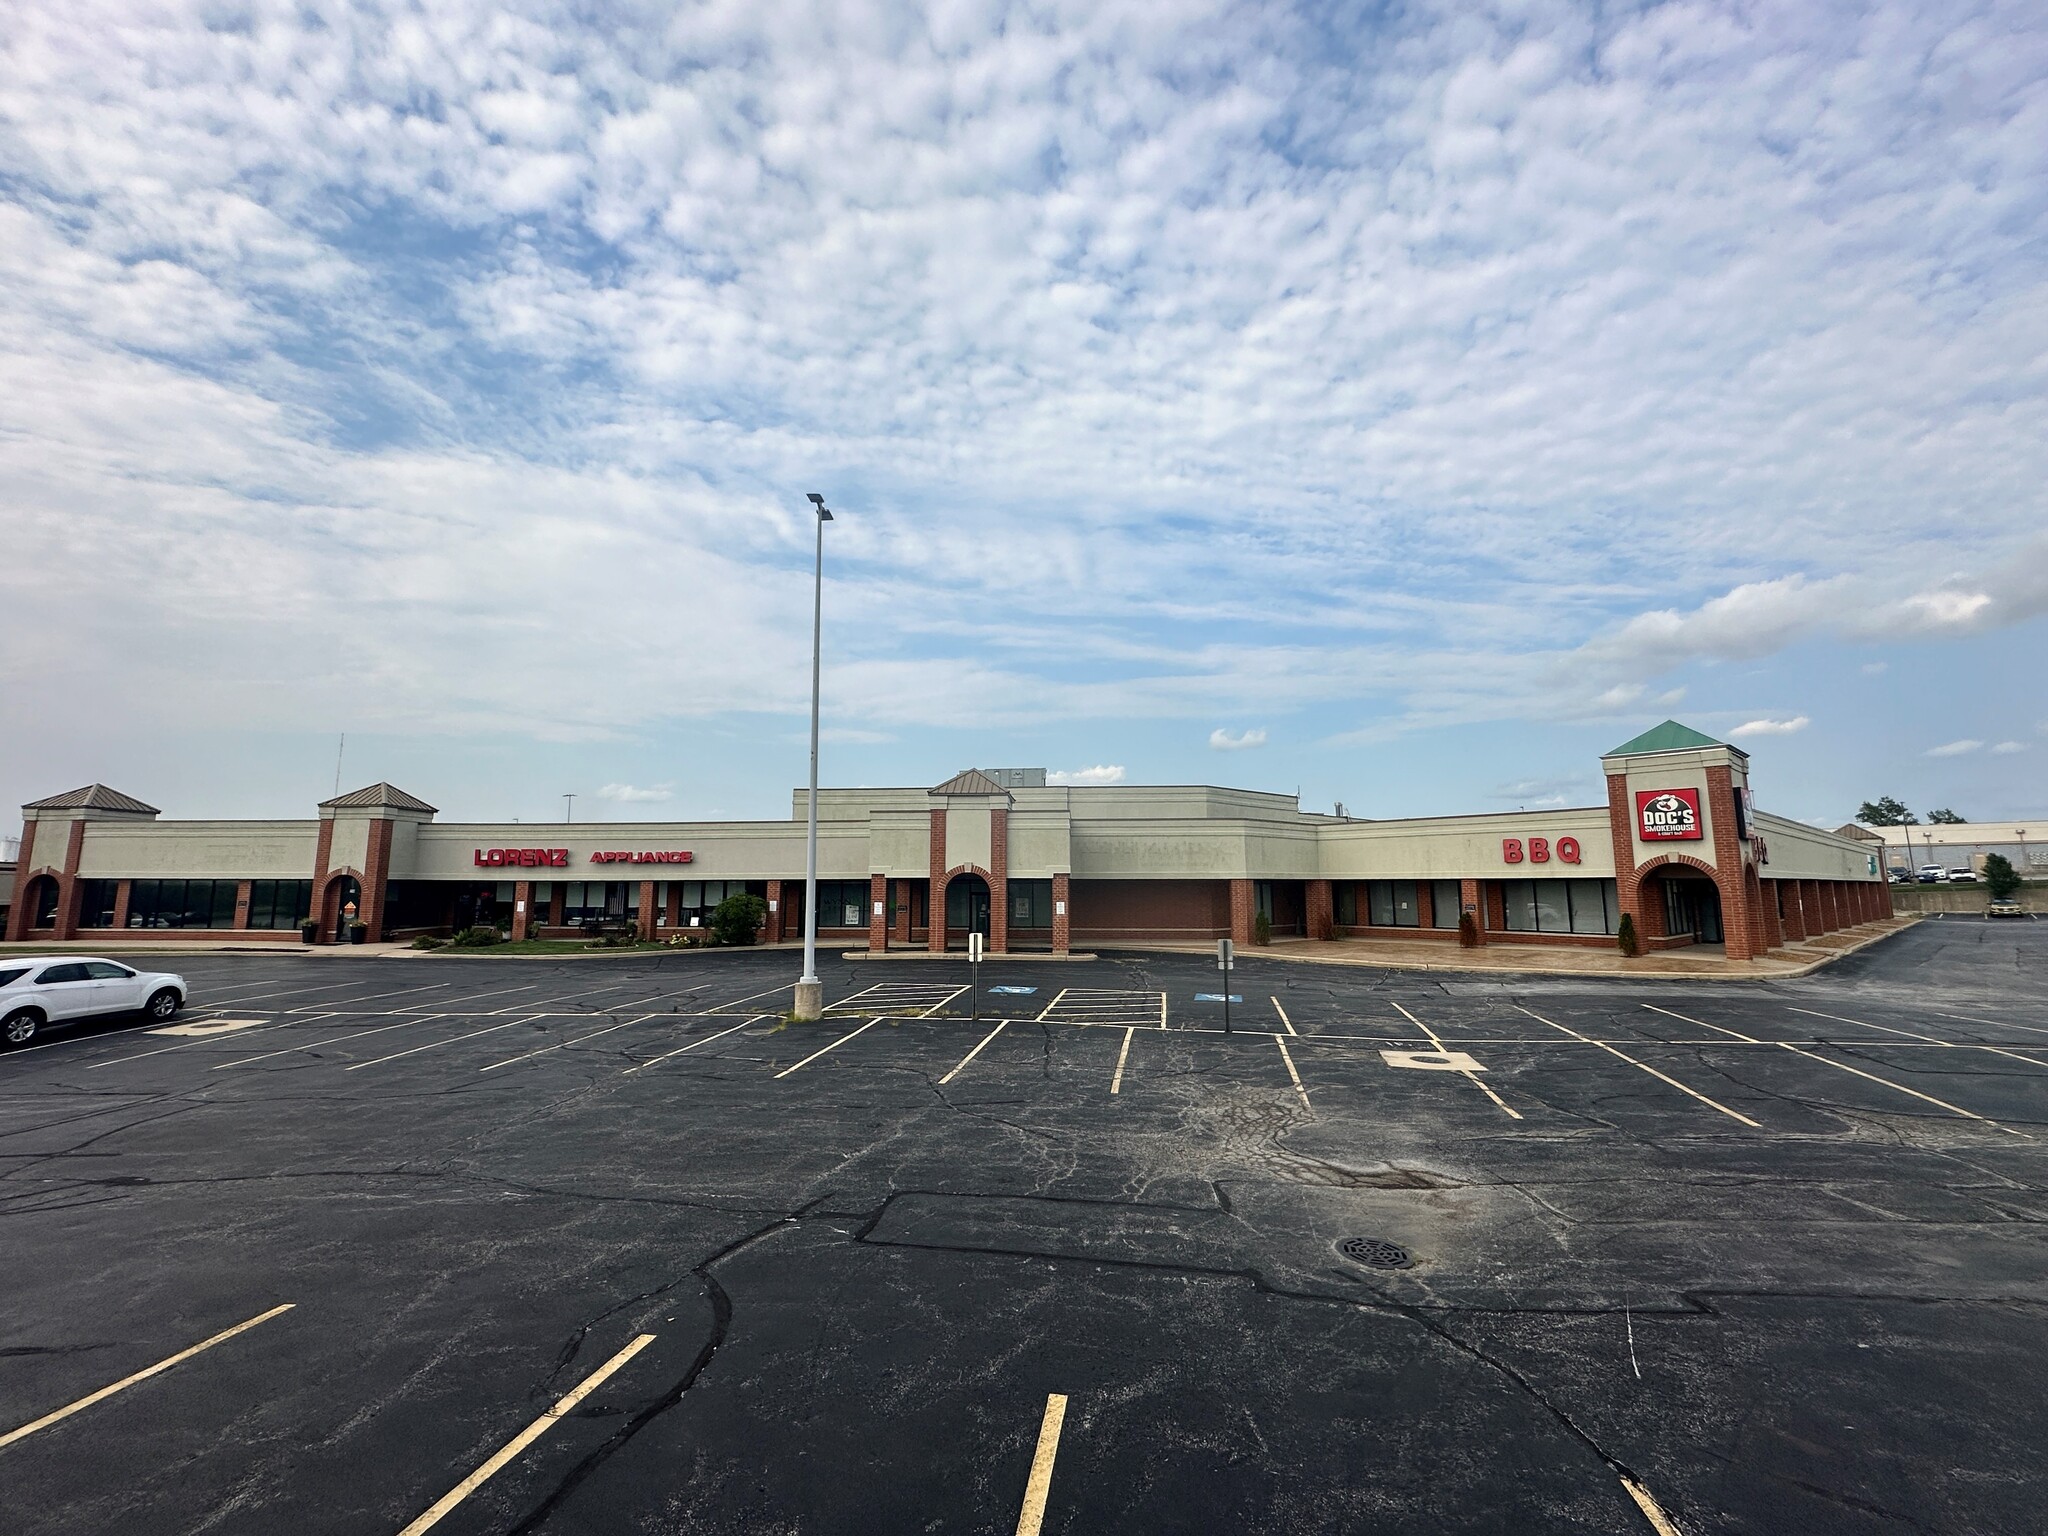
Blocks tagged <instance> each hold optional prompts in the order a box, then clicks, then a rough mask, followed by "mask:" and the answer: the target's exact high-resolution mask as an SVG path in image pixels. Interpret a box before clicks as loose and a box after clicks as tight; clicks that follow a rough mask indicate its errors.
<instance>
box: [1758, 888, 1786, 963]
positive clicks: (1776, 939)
mask: <svg viewBox="0 0 2048 1536" xmlns="http://www.w3.org/2000/svg"><path fill="white" fill-rule="evenodd" d="M1757 888H1758V889H1759V890H1761V891H1762V892H1763V893H1764V894H1763V915H1764V948H1765V949H1767V950H1771V949H1777V948H1779V947H1781V946H1782V945H1783V944H1784V942H1785V922H1784V919H1783V918H1782V917H1781V916H1780V915H1779V913H1778V882H1777V881H1775V880H1759V881H1758V882H1757Z"/></svg>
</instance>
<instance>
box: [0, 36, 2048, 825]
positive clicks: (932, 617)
mask: <svg viewBox="0 0 2048 1536" xmlns="http://www.w3.org/2000/svg"><path fill="white" fill-rule="evenodd" d="M1354 9H1355V10H1356V11H1359V12H1363V11H1366V10H1368V9H1371V10H1375V11H1376V14H1374V15H1373V16H1372V17H1371V18H1370V19H1369V20H1363V21H1356V22H1354V21H1353V20H1351V19H1347V18H1349V17H1350V16H1351V15H1352V13H1353V11H1354ZM593 16H597V17H599V18H602V19H601V20H600V21H599V22H597V23H596V24H593V21H592V17H593ZM811 490H818V491H822V492H824V493H825V494H826V495H827V496H828V497H829V499H830V501H831V503H832V505H833V506H834V508H835V509H836V511H837V512H838V520H837V521H836V522H834V523H833V524H832V525H831V528H830V529H829V531H828V534H827V543H828V547H827V560H828V580H827V586H826V592H825V599H824V604H825V624H826V644H825V668H824V688H825V726H826V747H825V751H826V758H825V778H826V780H827V781H828V782H833V783H846V784H858V783H868V784H880V783H912V784H920V783H935V782H937V781H938V780H939V779H941V778H943V777H946V776H947V775H949V774H951V773H952V772H953V771H954V770H956V769H958V768H960V767H963V766H965V765H968V764H970V763H975V764H981V765H985V766H1001V765H1010V764H1043V765H1045V766H1047V767H1050V768H1052V769H1054V770H1057V771H1059V772H1062V773H1064V774H1067V775H1070V776H1074V777H1077V778H1079V777H1093V778H1115V777H1118V776H1121V777H1122V778H1124V779H1125V780H1126V781H1128V782H1144V781H1151V782H1161V781H1165V782H1174V781H1189V780H1200V781H1210V782H1217V781H1220V782H1226V783H1238V784H1246V785H1252V786H1256V787H1261V788H1268V789H1279V790H1286V791H1292V790H1294V789H1296V788H1297V787H1298V788H1299V789H1300V790H1301V792H1302V795H1303V798H1304V800H1305V802H1307V803H1309V804H1310V805H1311V806H1317V807H1327V806H1328V804H1329V803H1330V802H1332V801H1334V800H1340V799H1341V800H1343V801H1345V802H1346V803H1347V805H1348V806H1349V807H1350V808H1351V809H1352V811H1353V812H1354V813H1356V814H1362V815H1392V814H1404V813H1432V812H1444V811H1455V810H1464V809H1474V808H1497V809H1506V808H1513V807H1514V806H1517V805H1529V806H1535V805H1539V804H1558V803H1564V802H1571V803H1584V802H1587V801H1590V800H1592V799H1595V798H1596V797H1597V793H1598V791H1597V783H1596V779H1595V774H1596V771H1597V769H1596V764H1595V762H1594V758H1595V757H1596V756H1597V754H1598V753H1599V752H1600V751H1601V750H1602V749H1603V748H1606V747H1610V746H1612V745H1614V744H1616V743H1617V742H1619V741H1620V740H1622V739H1624V738H1625V737H1627V736H1630V735H1633V734H1634V733H1635V732H1637V731H1638V730H1640V729H1642V728H1644V727H1646V726H1648V725H1651V724H1654V723H1655V722H1656V721H1657V720H1659V719H1662V718H1664V717H1665V716H1666V715H1675V716H1677V717H1678V718H1680V719H1683V720H1685V721H1687V722H1688V723H1690V724H1693V725H1695V726H1697V727H1699V728H1701V729H1704V730H1708V731H1712V732H1715V733H1722V734H1727V733H1733V738H1734V739H1735V740H1737V741H1739V742H1740V743H1742V744H1743V745H1745V746H1747V747H1748V748H1750V750H1751V751H1752V752H1753V753H1754V754H1755V757H1756V761H1757V788H1758V796H1759V800H1760V802H1761V803H1762V804H1763V805H1764V806H1765V807H1766V808H1768V809H1772V810H1777V811H1780V812H1782V813H1785V814H1790V815H1796V816H1803V817H1809V818H1815V819H1828V820H1835V819H1840V818H1842V817H1844V816H1846V815H1847V814H1848V813H1849V812H1851V811H1853V809H1854V808H1855V805H1856V803H1857V802H1858V801H1859V800H1861V799H1863V798H1865V797H1873V796H1876V795H1878V794H1882V793H1894V794H1898V795H1900V796H1901V797H1903V798H1905V799H1907V800H1908V801H1909V802H1911V803H1912V804H1914V805H1915V806H1916V808H1921V809H1925V808H1926V807H1927V806H1931V805H1940V804H1951V805H1953V806H1954V807H1955V808H1956V809H1958V810H1960V811H1962V812H1963V813H1964V814H1966V815H1971V816H1973V817H2003V816H2013V815H2020V814H2032V815H2043V814H2048V787H2044V777H2043V769H2044V767H2048V685H2044V683H2043V681H2042V678H2043V666H2042V662H2043V660H2044V658H2048V11H2044V9H2043V8H2042V7H2041V6H2040V4H2039V3H2038V0H2010V3H2004V0H1994V3H1989V4H1981V5H1972V4H1969V3H1967V0H1944V3H1934V0H1928V3H1925V4H1898V5H1868V6H1849V5H1831V4H1826V3H1817V0H1799V3H1797V4H1793V3H1784V4H1772V3H1764V4H1756V3H1723V4H1705V3H1673V4H1663V5H1631V4H1625V3H1624V4H1605V5H1598V6H1581V5H1568V4H1554V3H1546V0H1520V3H1517V0H1502V3H1497V4H1493V5H1486V4H1483V3H1472V0H1444V3H1442V4H1438V5H1430V4H1415V5H1402V4H1392V5H1388V6H1385V7H1378V8H1365V7H1359V8H1346V7H1325V6H1305V7H1300V8H1288V7H1283V6H1277V5H1204V4H1200V3H1196V0H1177V3H1175V4H1172V5H1162V4H1157V3H1147V4H1124V3H1120V0H1072V3H1067V0H1050V3H1038V4H1029V5H1003V4H999V3H983V0H941V3H937V4H933V5H930V6H926V7H921V8H913V7H892V6H877V5H861V4H805V3H801V0H791V3H786V4H775V5H760V4H756V3H719V4H713V5H700V6H682V7H677V6H673V5H670V4H666V3H664V4H658V5H656V4H647V5H641V6H635V5H632V4H625V3H620V4H611V5H606V6H599V7H590V6H582V5H577V6H567V5H565V6H561V7H551V6H547V5H543V4H522V3H518V0H513V3H510V4H507V3H503V0H493V3H492V4H489V5H482V4H471V3H468V0H435V3H433V4H431V5H425V4H421V5H392V6H387V7H379V6H375V5H370V4H360V5H342V4H335V3H327V0H291V3H289V4H285V3H261V0H193V3H181V0H161V3H155V4H142V3H127V4H120V3H111V4H110V3H94V0H76V3H69V4H65V5H61V6H59V5H50V4H45V3H40V0H0V598H4V601H5V607H6V622H5V623H4V625H0V687H4V702H5V721H6V738H5V739H6V750H5V752H4V753H0V803H5V804H9V805H12V804H17V803H19V802H20V801H22V800H25V799H29V798H33V797H35V796H38V795H42V794H48V793H52V792H55V791H59V790H63V789H68V788H71V787H74V786H75V785H77V784H81V783H85V782H88V781H91V780H94V779H100V780H105V781H106V782H109V783H111V784H114V785H116V786H117V787H119V788H121V789H124V790H127V791H129V792H131V793H133V794H137V795H140V796H142V797H143V798H144V799H147V800H150V801H152V802H153V803H155V804H158V805H160V806H163V807H164V808H165V809H166V810H167V811H168V812H171V813H173V814H178V815H261V814H268V815H304V814H308V808H309V807H310V806H311V805H312V804H313V802H315V801H316V800H318V799H320V798H321V797H322V796H324V795H325V794H327V793H329V792H330V791H331V790H332V788H333V787H334V780H335V756H336V745H337V737H338V736H340V735H341V734H342V733H346V735H347V738H348V745H347V752H346V758H345V761H344V762H343V763H342V766H341V779H342V781H343V787H345V788H346V787H353V786H354V785H357V784H361V783H364V782H368V781H372V780H375V779H378V778H389V779H391V780H393V781H395V782H397V783H399V784H401V785H403V786H404V787H406V788H408V789H410V790H412V791H414V792H415V793H418V794H421V795H424V796H425V797H426V798H428V799H429V800H431V801H433V802H434V803H436V804H437V805H439V806H441V807H442V808H443V809H444V811H445V812H447V813H448V814H449V815H451V816H453V817H460V818H486V817H489V818H496V817H507V816H522V817H525V818H527V819H537V818H542V817H548V816H552V815H558V814H559V813H560V810H561V807H562V801H561V799H560V796H561V795H562V794H563V793H565V792H571V791H573V792H575V793H577V794H578V795H579V796H580V797H581V798H579V799H578V801H577V802H576V815H577V819H579V820H582V819H586V818H588V819H595V818H597V817H601V816H618V817H638V816H671V817H686V816H697V815H707V816H708V815H756V814H777V813H780V812H781V811H782V810H784V809H785V808H786V807H787V805H788V796H789V789H790V786H792V785H794V784H796V783H798V782H799V781H800V780H801V778H802V776H803V770H804V731H805V708H806V703H807V688H808V682H809V676H808V665H807V663H808V642H809V618H810V609H809V599H810V589H809V583H810V560H811V533H812V525H811V522H810V520H809V518H808V516H807V513H806V507H805V503H804V500H803V497H804V493H805V492H807V491H811Z"/></svg>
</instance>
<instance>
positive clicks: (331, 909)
mask: <svg viewBox="0 0 2048 1536" xmlns="http://www.w3.org/2000/svg"><path fill="white" fill-rule="evenodd" d="M362 910H363V883H362V882H361V881H360V880H358V879H356V877H355V876H354V875H337V876H335V877H334V878H333V879H332V880H330V881H328V882H327V894H326V895H325V896H324V897H323V898H322V899H321V903H320V933H321V936H322V937H323V938H328V939H332V940H333V941H334V942H336V943H338V944H339V943H346V942H347V940H348V934H347V933H346V932H344V931H343V930H344V929H346V928H347V926H348V923H349V920H350V919H351V918H355V917H360V916H361V915H362Z"/></svg>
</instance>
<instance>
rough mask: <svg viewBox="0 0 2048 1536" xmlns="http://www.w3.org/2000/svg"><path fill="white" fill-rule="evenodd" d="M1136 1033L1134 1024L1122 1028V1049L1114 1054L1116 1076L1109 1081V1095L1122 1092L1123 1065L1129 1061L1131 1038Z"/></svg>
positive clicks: (1136, 1029)
mask: <svg viewBox="0 0 2048 1536" xmlns="http://www.w3.org/2000/svg"><path fill="white" fill-rule="evenodd" d="M1137 1032H1138V1026H1137V1025H1135V1024H1127V1025H1125V1026H1124V1048H1123V1049H1122V1050H1120V1051H1118V1052H1117V1053H1116V1076H1115V1077H1112V1078H1111V1079H1110V1080H1109V1091H1110V1092H1111V1093H1121V1092H1123V1087H1124V1063H1125V1062H1126V1061H1128V1060H1130V1056H1131V1036H1133V1035H1135V1034H1136V1033H1137Z"/></svg>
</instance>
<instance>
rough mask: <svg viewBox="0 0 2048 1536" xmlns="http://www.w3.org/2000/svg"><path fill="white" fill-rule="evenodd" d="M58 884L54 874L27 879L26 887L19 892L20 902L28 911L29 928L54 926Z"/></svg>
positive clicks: (55, 922)
mask: <svg viewBox="0 0 2048 1536" xmlns="http://www.w3.org/2000/svg"><path fill="white" fill-rule="evenodd" d="M57 895H58V885H57V877H56V876H55V875H37V876H36V877H35V879H33V880H31V881H29V883H28V888H27V889H26V890H24V891H23V892H22V893H21V904H22V908H23V910H24V911H26V912H27V913H28V926H29V927H31V928H54V927H56V926H57Z"/></svg>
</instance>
